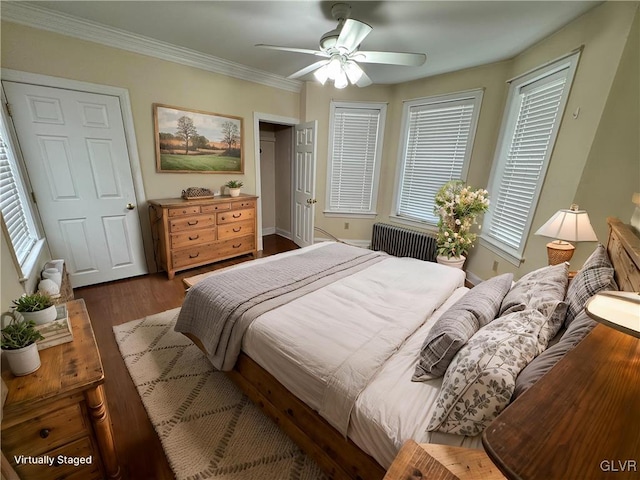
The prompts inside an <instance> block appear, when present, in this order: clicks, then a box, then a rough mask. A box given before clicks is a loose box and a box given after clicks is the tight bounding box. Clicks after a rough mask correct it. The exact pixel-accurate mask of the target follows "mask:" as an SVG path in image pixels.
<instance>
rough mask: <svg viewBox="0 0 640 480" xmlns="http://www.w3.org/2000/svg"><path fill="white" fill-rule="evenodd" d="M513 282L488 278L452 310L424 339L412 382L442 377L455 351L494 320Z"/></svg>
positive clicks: (501, 277) (505, 277)
mask: <svg viewBox="0 0 640 480" xmlns="http://www.w3.org/2000/svg"><path fill="white" fill-rule="evenodd" d="M512 281H513V275H512V274H511V273H505V274H503V275H498V276H497V277H493V278H490V279H489V280H486V281H484V282H482V283H480V284H479V285H478V286H476V287H474V288H472V289H471V290H469V291H468V292H467V293H466V294H465V295H464V297H462V298H461V299H460V300H458V301H457V302H456V303H455V304H454V305H453V306H451V308H449V310H447V311H446V312H445V313H444V314H443V315H442V316H441V317H440V318H439V319H438V320H437V321H436V323H435V324H434V325H433V327H432V328H431V330H430V331H429V334H428V335H427V338H425V340H424V342H423V344H422V348H421V349H420V357H419V361H418V364H417V365H416V370H415V372H414V374H413V377H412V378H411V380H413V381H414V382H423V381H426V380H431V379H432V378H437V377H441V376H442V375H444V372H445V371H446V370H447V367H448V366H449V363H451V360H453V357H454V356H455V354H456V353H457V352H458V350H460V348H462V346H463V345H464V344H465V343H467V342H468V341H469V339H470V338H471V337H472V336H473V334H474V333H476V332H477V331H478V330H479V329H480V328H482V327H484V326H485V325H487V324H488V323H489V322H490V321H491V320H493V319H494V318H495V317H496V314H497V313H498V310H499V309H500V304H501V302H502V299H503V298H504V296H505V295H506V293H507V292H508V291H509V288H510V287H511V283H512Z"/></svg>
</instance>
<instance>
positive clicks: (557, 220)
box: [535, 204, 598, 242]
mask: <svg viewBox="0 0 640 480" xmlns="http://www.w3.org/2000/svg"><path fill="white" fill-rule="evenodd" d="M535 234H536V235H542V236H543V237H551V238H556V239H558V240H564V241H566V242H597V241H598V237H596V232H594V231H593V227H592V226H591V222H590V221H589V214H587V212H586V211H585V210H579V208H578V205H575V204H574V205H571V208H570V209H568V210H566V209H563V210H558V211H557V212H556V213H555V214H554V215H553V217H551V218H550V219H549V220H548V221H547V222H546V223H545V224H544V225H542V226H541V227H540V228H539V229H538V230H537V231H536V233H535Z"/></svg>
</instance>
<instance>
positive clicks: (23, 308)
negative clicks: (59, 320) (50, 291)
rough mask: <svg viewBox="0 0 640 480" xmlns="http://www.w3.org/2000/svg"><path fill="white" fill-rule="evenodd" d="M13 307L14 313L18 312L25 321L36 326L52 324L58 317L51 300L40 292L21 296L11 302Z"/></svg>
mask: <svg viewBox="0 0 640 480" xmlns="http://www.w3.org/2000/svg"><path fill="white" fill-rule="evenodd" d="M13 305H14V308H15V311H16V312H19V313H20V315H22V317H23V318H24V319H25V320H31V321H33V322H34V323H35V324H36V325H44V324H45V323H49V322H53V321H54V320H55V319H56V317H57V316H58V312H57V310H56V306H55V305H54V302H53V299H52V298H51V297H50V296H49V295H47V294H44V293H40V292H36V293H32V294H31V295H27V294H25V295H22V296H21V297H20V298H18V299H17V300H14V301H13Z"/></svg>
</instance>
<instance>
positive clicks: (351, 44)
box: [336, 18, 373, 53]
mask: <svg viewBox="0 0 640 480" xmlns="http://www.w3.org/2000/svg"><path fill="white" fill-rule="evenodd" d="M371 30H373V28H371V27H370V26H369V25H367V24H366V23H363V22H361V21H359V20H353V19H352V18H347V20H345V22H344V25H343V26H342V30H341V31H340V36H339V37H338V40H337V42H336V48H338V49H345V51H346V53H351V52H353V51H354V50H355V49H356V48H358V45H360V44H361V43H362V41H363V40H364V39H365V38H366V36H367V35H369V33H370V32H371Z"/></svg>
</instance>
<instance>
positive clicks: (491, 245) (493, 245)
mask: <svg viewBox="0 0 640 480" xmlns="http://www.w3.org/2000/svg"><path fill="white" fill-rule="evenodd" d="M480 245H481V246H483V247H485V248H486V249H487V250H489V251H491V252H493V253H495V254H496V255H498V256H500V257H502V258H504V259H505V260H506V261H507V262H509V263H511V264H512V265H515V266H516V267H520V266H521V265H522V264H523V263H524V258H523V257H522V255H521V254H519V253H517V252H508V251H506V250H505V249H504V247H502V246H501V245H500V244H498V243H497V242H495V241H493V240H491V239H489V238H487V237H483V236H481V237H480Z"/></svg>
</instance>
